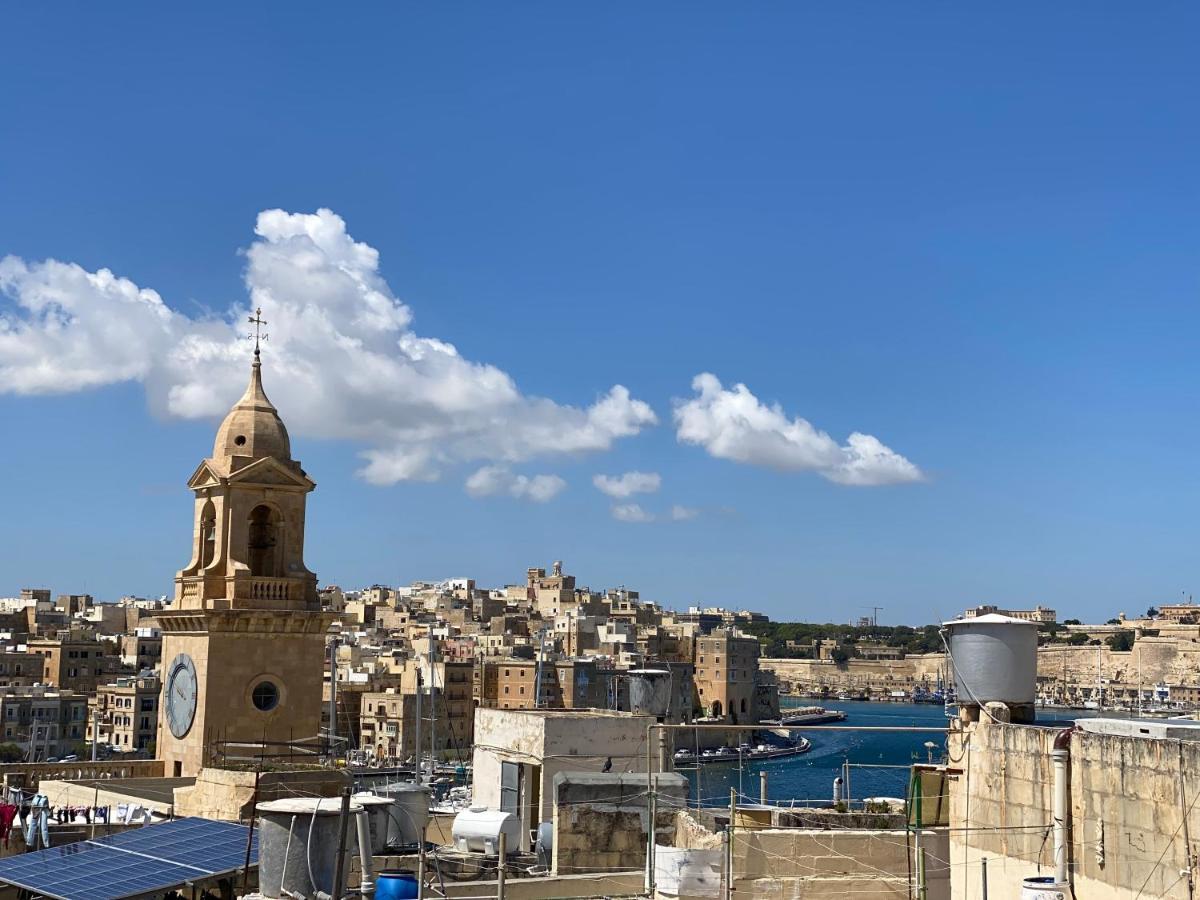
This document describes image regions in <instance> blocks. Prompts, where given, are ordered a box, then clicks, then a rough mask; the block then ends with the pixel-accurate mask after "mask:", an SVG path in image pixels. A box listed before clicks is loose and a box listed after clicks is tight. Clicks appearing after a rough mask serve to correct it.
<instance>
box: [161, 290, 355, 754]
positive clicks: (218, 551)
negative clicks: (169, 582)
mask: <svg viewBox="0 0 1200 900" xmlns="http://www.w3.org/2000/svg"><path fill="white" fill-rule="evenodd" d="M251 322H253V323H255V325H256V327H257V326H258V325H260V324H265V323H263V322H262V320H261V315H259V314H256V316H255V317H254V318H252V319H251ZM256 337H257V335H256ZM188 487H189V488H191V490H192V492H193V493H194V494H195V495H196V501H195V515H194V528H193V539H192V557H191V560H190V561H189V562H188V564H187V565H186V566H185V567H184V568H183V569H181V570H180V571H179V573H178V574H177V575H176V576H175V602H174V603H173V604H172V606H171V607H170V609H169V610H167V611H165V612H164V613H162V614H161V615H160V617H159V618H160V620H161V622H162V630H163V695H162V702H161V703H160V704H159V707H160V710H161V712H160V722H159V730H158V735H159V736H158V756H159V758H160V759H163V760H165V761H166V774H167V775H168V776H172V775H195V774H196V773H197V772H198V771H199V770H200V769H201V768H202V767H203V766H205V765H208V764H210V763H211V762H212V761H213V750H214V748H215V747H217V746H219V745H220V744H221V743H222V742H258V741H262V740H266V741H293V740H303V739H305V738H315V737H317V735H318V731H319V728H320V720H321V690H322V683H323V675H324V660H325V632H326V630H327V629H328V628H329V625H330V624H331V622H332V621H333V619H334V618H335V616H334V615H333V614H330V613H325V612H322V610H321V604H320V601H319V600H318V598H317V577H316V575H314V574H313V573H312V572H310V571H309V570H308V569H307V568H306V567H305V565H304V507H305V500H306V498H307V495H308V493H309V492H310V491H311V490H313V488H315V487H316V485H315V483H314V482H313V481H312V479H310V478H309V477H308V475H307V474H305V472H304V470H303V469H302V468H301V467H300V463H299V462H297V461H296V460H294V459H292V450H291V441H290V440H289V438H288V433H287V428H286V427H284V424H283V421H282V420H281V419H280V418H279V413H278V412H277V411H276V409H275V407H274V406H273V405H272V404H271V401H270V400H268V399H267V395H266V392H265V391H264V390H263V384H262V363H261V360H260V357H259V350H258V342H257V340H256V341H255V349H254V362H253V364H252V365H251V367H250V383H249V384H248V385H247V387H246V392H245V393H244V394H243V395H242V398H241V399H240V400H238V402H237V403H236V404H235V405H234V407H233V409H231V410H230V411H229V414H228V415H226V416H225V420H224V421H223V422H222V423H221V427H220V428H219V429H217V439H216V442H215V444H214V446H213V453H212V456H211V457H210V458H208V459H206V460H204V461H203V462H202V463H200V466H199V467H198V468H197V469H196V471H195V472H194V473H192V477H191V478H190V479H189V480H188Z"/></svg>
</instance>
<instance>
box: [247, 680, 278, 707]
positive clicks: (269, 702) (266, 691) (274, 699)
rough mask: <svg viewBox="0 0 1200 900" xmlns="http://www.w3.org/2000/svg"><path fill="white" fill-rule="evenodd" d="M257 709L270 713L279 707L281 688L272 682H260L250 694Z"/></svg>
mask: <svg viewBox="0 0 1200 900" xmlns="http://www.w3.org/2000/svg"><path fill="white" fill-rule="evenodd" d="M250 699H251V700H253V701H254V706H255V708H256V709H259V710H261V711H262V712H270V711H271V710H273V709H274V708H275V707H276V706H278V705H279V688H278V687H276V686H275V683H274V682H272V681H260V682H259V683H258V684H256V685H255V686H254V690H253V691H251V693H250Z"/></svg>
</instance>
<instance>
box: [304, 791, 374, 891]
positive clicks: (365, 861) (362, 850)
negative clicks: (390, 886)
mask: <svg viewBox="0 0 1200 900" xmlns="http://www.w3.org/2000/svg"><path fill="white" fill-rule="evenodd" d="M368 815H369V813H368V812H367V809H366V807H363V808H362V809H360V810H359V811H358V812H357V813H356V814H355V817H354V818H355V825H357V827H358V865H359V868H360V869H362V872H361V873H360V875H359V882H358V892H359V894H361V895H362V896H363V897H374V896H375V874H374V872H372V871H371V825H370V822H368V821H367V816H368ZM284 862H285V864H286V860H285V861H284Z"/></svg>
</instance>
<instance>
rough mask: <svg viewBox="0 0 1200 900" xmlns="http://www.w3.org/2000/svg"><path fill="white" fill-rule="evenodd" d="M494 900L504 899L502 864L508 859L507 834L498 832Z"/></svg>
mask: <svg viewBox="0 0 1200 900" xmlns="http://www.w3.org/2000/svg"><path fill="white" fill-rule="evenodd" d="M496 850H497V851H498V853H499V856H498V857H497V859H496V900H504V866H505V863H506V862H507V861H508V835H506V834H505V833H504V832H503V831H501V832H500V846H499V847H497V848H496Z"/></svg>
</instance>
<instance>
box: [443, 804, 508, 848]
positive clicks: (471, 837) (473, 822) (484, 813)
mask: <svg viewBox="0 0 1200 900" xmlns="http://www.w3.org/2000/svg"><path fill="white" fill-rule="evenodd" d="M501 832H503V833H504V835H505V838H504V840H505V845H506V846H505V849H506V850H507V852H509V853H515V852H517V851H518V850H520V849H521V823H520V822H518V821H517V817H516V816H514V815H513V814H512V813H506V812H501V811H500V810H498V809H488V808H487V807H485V806H472V807H471V808H470V809H464V810H463V811H462V812H460V813H459V814H458V815H457V816H455V817H454V825H453V826H451V828H450V835H451V837H452V838H453V839H454V849H455V850H458V851H459V852H460V853H482V854H483V855H484V856H495V855H497V854H498V853H499V852H500V834H501Z"/></svg>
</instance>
